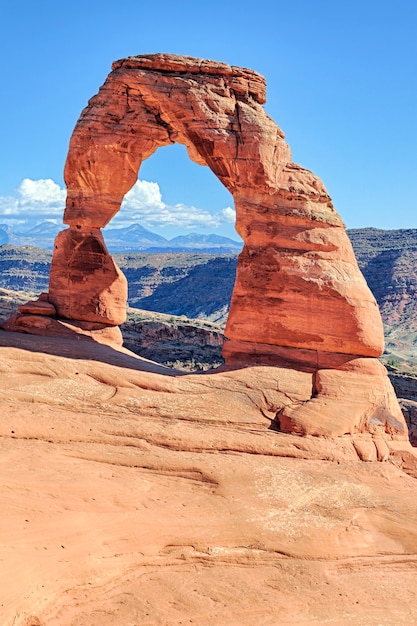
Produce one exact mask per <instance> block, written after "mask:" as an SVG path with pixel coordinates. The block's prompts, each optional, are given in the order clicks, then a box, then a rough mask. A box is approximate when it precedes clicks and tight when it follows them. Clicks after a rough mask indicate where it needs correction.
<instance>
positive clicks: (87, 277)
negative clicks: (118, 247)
mask: <svg viewBox="0 0 417 626" xmlns="http://www.w3.org/2000/svg"><path fill="white" fill-rule="evenodd" d="M49 299H50V301H51V302H52V303H53V304H54V305H55V307H56V310H57V312H58V315H59V316H60V317H64V318H67V319H71V320H82V321H87V322H98V323H101V324H112V325H115V326H117V325H118V324H123V322H124V321H125V320H126V300H127V282H126V278H125V276H124V275H123V274H122V272H121V271H120V270H119V268H118V267H117V265H116V264H115V262H114V261H113V259H112V257H111V256H110V254H109V253H108V252H107V248H106V245H105V243H104V240H103V235H102V234H101V232H100V230H99V229H98V228H88V229H87V228H82V227H80V228H68V229H67V230H63V231H61V232H60V233H59V235H58V236H57V238H56V239H55V244H54V255H53V257H52V264H51V274H50V282H49Z"/></svg>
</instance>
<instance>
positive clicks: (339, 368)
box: [6, 54, 408, 460]
mask: <svg viewBox="0 0 417 626" xmlns="http://www.w3.org/2000/svg"><path fill="white" fill-rule="evenodd" d="M265 100H266V85H265V80H264V78H263V77H262V76H260V75H259V74H257V73H256V72H254V71H252V70H248V69H243V68H239V67H233V66H229V65H226V64H223V63H217V62H215V61H207V60H203V59H195V58H191V57H181V56H175V55H167V54H154V55H142V56H134V57H129V58H126V59H121V60H119V61H116V62H115V63H113V71H112V72H111V73H110V74H109V76H108V77H107V79H106V81H105V83H104V84H103V86H102V87H101V89H100V91H99V93H98V94H97V95H95V96H94V97H93V98H92V99H91V100H90V101H89V104H88V105H87V107H86V108H85V109H84V111H83V112H82V114H81V116H80V119H79V120H78V122H77V124H76V127H75V129H74V132H73V135H72V137H71V141H70V147H69V152H68V157H67V161H66V165H65V181H66V185H67V192H68V193H67V205H66V209H65V213H64V223H65V224H67V225H68V227H69V228H68V229H66V230H64V231H62V232H61V233H60V234H59V235H58V237H57V238H56V241H55V248H54V254H53V259H52V266H51V272H50V285H49V294H48V301H49V302H50V303H51V304H52V305H53V306H54V307H55V309H56V312H57V313H56V315H55V316H53V317H52V316H51V317H50V318H47V317H46V316H45V315H36V314H33V304H32V305H31V307H32V313H30V314H29V313H22V314H20V316H17V317H16V318H15V319H14V321H13V322H11V323H9V325H7V324H6V328H7V327H9V328H10V329H13V330H22V331H24V332H40V333H46V334H47V333H55V332H59V328H58V325H59V324H61V326H65V329H66V330H68V328H69V327H71V329H72V330H74V332H75V330H76V329H77V328H78V329H79V332H81V333H84V334H87V335H89V336H93V337H95V338H97V340H99V341H108V342H116V343H117V342H118V341H120V337H119V336H118V334H117V327H118V325H119V324H120V323H122V322H123V320H124V316H125V312H124V311H125V305H126V293H127V285H126V280H125V278H124V276H123V275H122V273H121V272H120V270H119V269H118V268H117V266H116V264H115V263H114V261H113V259H112V257H111V256H110V254H109V252H108V249H107V247H106V245H105V243H104V240H103V236H102V233H101V229H102V228H104V227H105V226H106V224H108V223H109V221H110V220H111V219H112V218H113V217H114V215H115V214H116V213H117V212H118V211H119V208H120V205H121V203H122V200H123V197H124V195H125V194H126V193H127V192H128V191H129V189H130V188H131V187H132V186H133V184H134V183H135V182H136V180H137V177H138V172H139V169H140V166H141V163H142V161H143V160H145V159H147V158H148V157H149V156H151V155H152V154H153V153H154V152H155V151H156V150H157V149H158V148H159V147H161V146H166V145H169V144H173V143H176V142H177V143H181V144H184V145H185V146H186V147H187V149H188V154H189V156H190V158H191V159H192V160H193V161H195V162H196V163H198V164H200V165H207V166H208V167H210V169H211V170H212V171H213V173H214V174H215V175H216V176H217V178H218V179H219V180H220V181H221V182H222V183H223V184H224V185H225V187H226V188H227V189H228V190H229V191H230V193H232V195H233V197H234V203H235V208H236V230H237V232H238V234H239V235H240V237H241V238H242V240H243V242H244V244H243V250H242V252H241V253H240V256H239V260H238V267H237V274H236V282H235V287H234V290H233V295H232V300H231V306H230V313H229V317H228V321H227V325H226V330H225V335H226V337H227V341H226V343H225V347H224V357H225V359H226V364H227V366H228V367H244V366H246V365H264V366H265V365H268V366H272V367H274V368H276V384H277V387H278V388H280V389H281V387H282V391H283V392H284V395H285V397H286V401H285V404H284V405H283V406H276V411H275V415H274V417H273V422H274V425H275V428H276V429H280V430H281V431H282V432H286V433H297V434H300V435H316V436H317V435H320V436H325V437H333V436H342V435H347V434H349V435H358V434H363V435H364V437H365V439H364V441H363V444H358V446H357V453H358V455H359V457H360V458H363V459H364V460H377V459H379V460H384V459H386V458H387V455H388V456H389V446H395V445H396V444H397V443H398V442H401V445H403V446H406V442H407V441H408V436H407V429H406V425H405V421H404V418H403V416H402V413H401V410H400V408H399V405H398V402H397V399H396V397H395V394H394V391H393V389H392V387H391V384H390V382H389V380H388V377H387V375H386V371H385V370H384V368H383V367H382V365H380V363H379V362H378V361H377V359H376V357H378V356H379V355H381V354H382V351H383V346H384V340H383V328H382V322H381V317H380V314H379V311H378V307H377V304H376V301H375V299H374V297H373V295H372V293H371V292H370V290H369V288H368V286H367V284H366V282H365V280H364V278H363V276H362V274H361V272H360V270H359V268H358V265H357V262H356V259H355V256H354V253H353V250H352V246H351V243H350V241H349V239H348V237H347V235H346V231H345V227H344V224H343V222H342V220H341V218H340V217H339V215H338V213H337V212H336V210H335V209H334V207H333V204H332V201H331V198H330V197H329V195H328V193H327V191H326V189H325V187H324V185H323V183H322V182H321V181H320V179H318V178H317V177H316V176H315V175H314V174H313V173H312V172H310V171H308V170H306V169H304V168H303V167H301V166H299V165H296V164H294V163H293V162H292V159H291V152H290V148H289V146H288V145H287V143H286V142H285V140H284V134H283V132H282V131H281V130H280V128H279V127H278V126H277V125H276V124H275V122H274V121H273V120H272V119H271V118H270V117H269V116H268V115H267V114H266V112H265V110H264V108H263V104H264V103H265ZM45 320H47V321H49V322H50V323H49V325H48V323H47V321H45ZM284 369H285V372H286V374H285V376H281V374H280V372H282V371H283V370H284ZM288 370H291V371H293V372H294V380H293V383H294V384H293V385H292V383H291V376H289V375H288V374H289V372H288ZM300 377H301V378H302V379H303V385H302V390H301V388H300V380H301V378H300ZM284 381H285V382H284ZM260 385H261V381H260Z"/></svg>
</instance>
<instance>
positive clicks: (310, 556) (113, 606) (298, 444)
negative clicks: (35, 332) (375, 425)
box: [0, 331, 417, 626]
mask: <svg viewBox="0 0 417 626" xmlns="http://www.w3.org/2000/svg"><path fill="white" fill-rule="evenodd" d="M0 351H1V356H2V358H1V360H0V372H1V376H0V380H1V412H2V419H1V422H0V435H1V455H0V485H1V488H0V506H1V511H2V515H1V519H0V529H1V532H0V543H1V546H0V554H1V568H0V617H1V620H0V621H1V624H2V626H39V625H40V624H41V625H42V626H103V625H106V626H120V625H121V624H123V625H125V624H126V625H127V624H135V625H136V624H137V625H139V624H140V625H141V626H142V625H143V626H178V624H181V623H183V624H191V623H193V624H194V623H195V624H199V625H201V626H209V625H210V626H220V625H222V626H223V625H224V624H230V625H231V626H254V625H255V624H256V625H257V626H258V625H259V626H267V625H269V626H272V625H274V626H275V625H276V624H297V625H304V626H307V625H308V626H309V625H310V624H325V623H332V624H340V625H351V624H355V625H356V624H363V625H365V624H366V626H372V625H374V626H377V625H380V624H383V625H384V626H398V625H399V624H404V625H405V624H406V625H407V626H409V625H410V624H415V623H417V603H416V590H415V579H416V574H417V526H416V523H415V520H416V519H417V480H416V477H417V468H416V455H415V453H414V452H413V449H412V448H411V447H410V446H408V448H407V449H406V445H405V444H404V442H401V444H402V450H401V451H399V450H398V449H397V444H398V442H396V441H389V442H388V443H386V442H382V443H385V444H386V445H387V446H388V448H389V452H390V456H389V458H387V456H386V454H385V450H384V449H383V447H381V446H380V443H381V442H380V441H379V440H376V439H375V438H372V436H371V435H370V434H357V435H354V436H351V435H344V436H340V437H335V438H331V437H330V438H329V437H311V436H305V437H303V438H301V437H298V436H295V435H290V434H282V433H279V432H277V431H276V430H274V429H273V428H272V427H273V425H274V417H275V414H276V411H277V410H278V409H279V408H280V407H282V406H283V405H288V403H291V402H293V403H298V404H301V403H302V402H304V401H305V400H306V399H308V398H309V395H310V390H311V374H309V373H306V372H301V371H296V370H291V369H289V368H279V367H268V366H257V367H247V368H243V369H235V370H229V371H220V372H219V371H217V372H211V373H207V374H194V375H184V374H180V373H178V372H174V371H172V370H167V369H165V368H163V367H161V366H158V365H156V364H154V363H151V362H149V361H146V360H144V359H141V358H140V357H136V356H135V355H133V354H131V353H129V352H127V351H126V350H123V349H119V350H115V349H112V348H110V347H109V346H104V345H100V344H98V343H96V342H92V341H91V342H87V341H74V340H68V339H65V340H64V339H59V338H48V337H42V338H40V337H35V336H30V335H26V336H25V335H22V334H17V333H5V332H3V331H0ZM327 384H328V383H327V382H323V385H327ZM365 457H368V460H369V462H367V463H365V462H361V461H360V459H363V458H365ZM377 458H379V459H380V462H377V461H376V459H377ZM384 459H385V460H384ZM413 476H414V477H413Z"/></svg>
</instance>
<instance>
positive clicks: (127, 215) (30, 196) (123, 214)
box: [0, 178, 236, 230]
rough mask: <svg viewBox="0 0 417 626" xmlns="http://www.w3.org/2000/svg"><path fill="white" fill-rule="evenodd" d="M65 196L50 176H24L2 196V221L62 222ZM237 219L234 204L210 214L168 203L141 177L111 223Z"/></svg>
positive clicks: (210, 225)
mask: <svg viewBox="0 0 417 626" xmlns="http://www.w3.org/2000/svg"><path fill="white" fill-rule="evenodd" d="M65 197H66V190H65V189H62V188H61V187H60V186H59V185H58V184H57V183H55V182H54V181H53V180H52V179H50V178H46V179H40V180H31V179H30V178H25V179H24V180H23V181H22V182H21V183H20V185H19V187H18V188H17V189H16V192H15V193H14V195H13V196H8V197H0V221H6V222H9V223H12V222H13V223H21V224H22V223H28V224H29V223H30V224H31V225H33V224H36V223H39V222H43V221H45V220H53V221H60V220H62V216H63V213H64V208H65ZM235 218H236V213H235V210H234V209H232V208H231V207H226V208H224V209H222V210H220V211H216V212H213V213H211V212H209V211H207V210H205V209H200V208H198V207H195V206H192V205H185V204H182V203H178V204H174V205H168V204H166V203H165V202H164V201H163V199H162V195H161V190H160V188H159V185H158V183H155V182H150V181H147V180H138V181H137V182H136V183H135V185H134V186H133V187H132V189H131V190H130V191H129V192H128V193H127V194H126V196H125V198H124V200H123V203H122V206H121V210H120V211H119V212H118V213H117V214H116V216H115V217H114V218H113V220H112V226H113V227H115V226H116V227H117V226H119V227H120V226H126V225H130V224H131V223H132V222H138V223H140V224H142V225H143V226H145V228H149V229H151V230H152V229H155V228H157V229H160V228H162V229H163V228H171V229H172V228H175V229H180V230H191V229H212V230H215V229H217V228H219V227H220V226H221V225H222V224H230V223H234V221H235Z"/></svg>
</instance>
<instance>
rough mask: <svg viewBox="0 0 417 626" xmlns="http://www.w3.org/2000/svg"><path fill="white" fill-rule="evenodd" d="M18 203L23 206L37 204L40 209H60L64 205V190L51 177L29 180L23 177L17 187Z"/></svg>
mask: <svg viewBox="0 0 417 626" xmlns="http://www.w3.org/2000/svg"><path fill="white" fill-rule="evenodd" d="M17 193H18V197H19V204H20V205H21V206H22V207H24V206H33V205H37V206H38V207H39V208H40V209H41V210H44V211H48V209H51V208H52V209H56V210H60V209H62V208H63V207H64V205H65V198H66V195H67V193H66V191H65V189H61V187H60V186H59V185H57V183H55V182H54V181H53V180H52V179H51V178H45V179H40V180H31V179H30V178H25V179H24V180H22V182H21V183H20V185H19V187H18V188H17Z"/></svg>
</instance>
